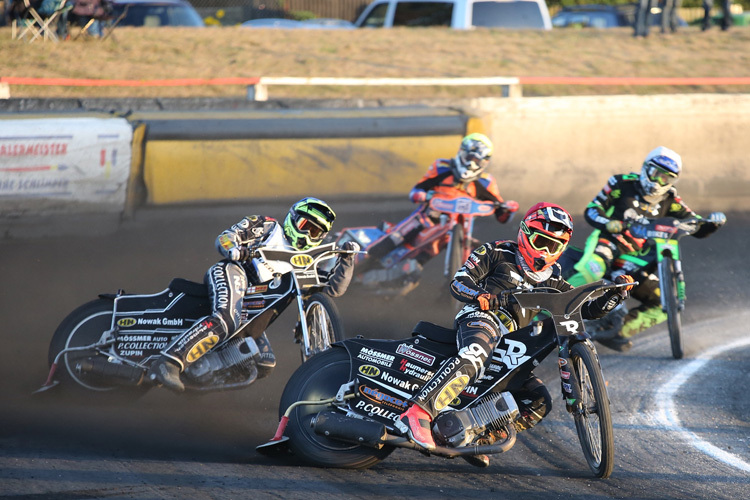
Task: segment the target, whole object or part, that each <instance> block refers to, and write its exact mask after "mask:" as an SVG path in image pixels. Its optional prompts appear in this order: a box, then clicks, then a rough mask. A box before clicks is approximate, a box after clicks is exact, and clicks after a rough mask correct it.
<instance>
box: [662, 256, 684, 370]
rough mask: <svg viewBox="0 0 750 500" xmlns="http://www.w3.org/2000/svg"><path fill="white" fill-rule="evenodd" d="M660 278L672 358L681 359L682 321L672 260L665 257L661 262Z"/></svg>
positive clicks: (682, 353)
mask: <svg viewBox="0 0 750 500" xmlns="http://www.w3.org/2000/svg"><path fill="white" fill-rule="evenodd" d="M660 271H661V276H659V281H660V283H661V286H662V294H663V296H664V305H665V306H666V311H665V312H666V313H667V327H668V328H669V342H670V344H671V346H672V357H674V359H682V357H683V355H684V352H683V349H682V321H681V319H680V306H679V302H678V300H677V273H676V272H675V263H674V260H673V259H672V258H670V257H665V258H664V260H662V262H661V267H660Z"/></svg>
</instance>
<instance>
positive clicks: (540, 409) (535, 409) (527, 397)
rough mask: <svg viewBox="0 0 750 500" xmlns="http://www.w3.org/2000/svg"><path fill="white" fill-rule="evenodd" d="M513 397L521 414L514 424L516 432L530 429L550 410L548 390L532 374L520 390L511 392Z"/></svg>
mask: <svg viewBox="0 0 750 500" xmlns="http://www.w3.org/2000/svg"><path fill="white" fill-rule="evenodd" d="M513 397H514V398H515V399H516V402H517V403H518V411H519V413H520V414H521V416H520V417H519V419H518V420H516V422H515V425H516V430H517V431H518V432H521V431H524V430H527V429H531V428H532V427H534V426H535V425H536V424H538V423H539V422H541V420H542V419H543V418H544V417H546V416H547V415H548V414H549V412H550V411H551V410H552V396H551V395H550V393H549V390H548V389H547V387H546V386H545V385H544V382H542V380H541V379H539V378H537V377H536V376H535V375H534V374H533V373H531V374H529V378H528V379H526V382H524V383H523V386H522V387H521V389H520V390H518V391H514V392H513Z"/></svg>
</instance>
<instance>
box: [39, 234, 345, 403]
mask: <svg viewBox="0 0 750 500" xmlns="http://www.w3.org/2000/svg"><path fill="white" fill-rule="evenodd" d="M342 253H352V252H350V251H346V250H341V249H337V247H336V245H335V244H333V243H331V244H327V245H322V246H319V247H316V248H312V249H310V250H307V251H302V252H295V251H286V250H282V249H278V248H269V247H262V246H260V247H256V248H255V249H254V257H255V258H256V259H258V262H259V263H260V264H261V265H260V266H259V268H260V267H262V268H263V269H259V276H261V279H263V278H264V277H265V278H267V280H266V281H264V282H263V283H261V284H259V285H251V286H250V287H248V289H247V292H246V293H245V296H244V297H243V301H242V309H241V323H240V326H239V328H238V329H237V332H236V333H235V335H233V336H232V337H230V338H229V339H227V340H226V341H224V342H223V343H222V344H221V345H218V346H216V347H215V348H213V349H212V350H210V351H209V352H208V353H207V354H205V355H203V356H202V357H200V358H199V359H198V360H197V361H196V362H194V363H192V364H191V365H190V366H189V367H188V368H187V369H186V370H185V371H184V372H183V373H182V374H181V379H182V381H183V383H184V384H185V390H186V391H191V392H194V393H201V392H207V391H218V390H228V389H241V388H244V387H247V386H249V385H250V384H252V383H253V382H254V381H255V380H256V378H257V375H258V370H257V367H256V362H255V361H256V358H257V356H258V355H259V353H258V347H257V345H256V343H255V339H257V338H258V337H260V335H262V334H263V332H264V331H265V330H266V328H267V327H268V326H269V325H270V324H271V323H273V321H274V320H275V319H276V318H277V317H278V316H279V315H280V314H281V313H282V312H283V311H284V310H285V309H286V308H287V307H288V306H289V305H290V304H291V303H293V302H294V303H295V304H296V306H297V313H298V319H299V320H298V322H297V325H296V327H295V330H294V339H295V342H298V343H299V344H300V349H301V351H302V360H303V361H305V360H307V359H309V358H310V357H312V356H313V355H314V354H316V353H319V352H322V351H324V350H326V349H328V348H329V347H330V346H331V344H333V343H334V342H336V341H340V340H343V339H344V328H343V323H342V320H341V317H340V315H339V312H338V309H337V308H336V305H335V303H334V302H333V300H332V299H331V298H330V297H329V296H328V295H325V294H323V293H319V292H320V290H321V289H322V288H323V286H324V285H325V284H326V280H327V273H326V272H322V271H321V270H320V269H319V268H320V267H322V266H323V264H327V263H328V261H329V260H334V259H335V258H336V257H337V256H338V254H342ZM261 271H262V272H261ZM210 313H211V301H210V299H209V295H208V287H207V286H206V285H205V284H203V283H195V282H192V281H188V280H184V279H181V278H175V279H173V280H172V282H171V283H170V284H169V286H168V287H167V288H166V289H165V290H163V291H161V292H159V293H156V294H150V295H142V294H127V293H125V292H124V291H122V290H119V291H118V292H117V293H114V294H101V295H99V298H98V299H96V300H94V301H91V302H89V303H87V304H84V305H82V306H80V307H79V308H78V309H76V310H74V311H73V312H72V313H70V314H69V315H68V316H67V317H66V318H65V319H64V320H63V321H62V323H60V325H59V326H58V328H57V330H56V331H55V333H54V335H53V337H52V341H51V343H50V347H49V354H48V362H49V364H50V372H49V376H48V378H47V381H46V382H45V384H44V385H43V386H42V388H41V389H40V391H41V390H46V389H49V388H51V387H54V386H57V385H58V384H60V383H61V382H62V385H64V386H67V387H68V388H70V389H81V390H88V391H99V392H105V391H111V392H135V393H141V392H144V391H146V390H148V389H149V388H150V387H152V383H151V382H150V381H149V380H148V378H147V377H146V376H145V374H146V371H147V370H148V368H149V366H150V365H151V363H152V362H154V361H155V360H156V359H157V358H158V357H159V353H160V351H161V350H162V349H164V348H165V347H167V346H168V345H170V344H171V343H172V341H173V340H174V339H175V338H177V337H179V336H180V335H182V333H184V332H185V331H186V330H187V329H188V328H190V327H191V326H192V325H193V323H195V322H196V321H197V320H199V319H201V318H203V317H205V316H206V315H208V314H210Z"/></svg>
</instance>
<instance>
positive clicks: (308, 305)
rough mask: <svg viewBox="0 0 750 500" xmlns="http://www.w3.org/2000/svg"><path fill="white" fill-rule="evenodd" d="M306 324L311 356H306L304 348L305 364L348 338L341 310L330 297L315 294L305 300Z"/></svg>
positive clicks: (303, 359) (303, 358)
mask: <svg viewBox="0 0 750 500" xmlns="http://www.w3.org/2000/svg"><path fill="white" fill-rule="evenodd" d="M305 323H306V324H307V332H308V334H309V336H310V356H306V355H305V353H304V347H303V352H302V361H303V362H304V361H307V360H308V359H310V358H311V357H312V356H313V355H315V354H317V353H319V352H323V351H325V350H327V349H329V348H330V347H331V345H332V344H333V343H334V342H338V341H339V340H344V339H345V338H346V336H345V334H344V323H343V321H341V315H340V314H339V310H338V308H337V307H336V304H335V303H334V302H333V300H332V299H331V298H330V297H329V296H328V295H325V294H322V293H314V294H313V295H311V296H310V297H309V298H308V299H307V300H305Z"/></svg>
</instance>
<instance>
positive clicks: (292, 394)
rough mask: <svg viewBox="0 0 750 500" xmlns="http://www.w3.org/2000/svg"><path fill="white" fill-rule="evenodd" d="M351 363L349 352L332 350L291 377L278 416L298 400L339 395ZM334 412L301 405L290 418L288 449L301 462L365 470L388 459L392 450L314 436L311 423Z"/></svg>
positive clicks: (385, 447)
mask: <svg viewBox="0 0 750 500" xmlns="http://www.w3.org/2000/svg"><path fill="white" fill-rule="evenodd" d="M350 365H351V362H350V360H349V355H348V354H347V352H346V350H345V349H343V348H340V347H333V348H331V349H329V350H327V351H325V352H323V353H321V354H320V355H318V356H315V357H314V358H312V359H311V360H310V361H308V362H307V363H305V364H303V365H302V366H300V367H299V368H298V369H297V371H296V372H294V374H292V376H291V378H290V379H289V382H288V383H287V385H286V388H284V393H283V394H282V395H281V402H280V404H279V417H282V416H283V415H284V413H285V412H286V410H287V408H289V406H291V405H292V404H293V403H296V402H297V401H320V400H322V399H329V398H333V397H335V396H336V393H337V392H338V390H339V388H340V387H341V385H342V384H344V383H346V382H347V381H348V380H349V376H350V373H349V372H350V370H351V366H350ZM326 409H331V407H326V406H325V405H301V406H298V407H297V408H295V409H294V410H293V411H292V412H291V414H290V415H289V423H288V424H287V427H286V430H285V432H284V435H285V436H287V437H289V447H290V449H291V450H292V452H293V453H294V454H295V455H296V456H297V457H299V458H300V459H302V460H304V461H306V462H308V463H310V464H313V465H318V466H321V467H342V468H351V469H357V468H364V467H370V466H372V465H374V464H376V463H378V462H379V461H381V460H383V459H384V458H385V457H387V456H388V455H389V454H390V453H391V452H392V451H393V447H391V446H384V447H383V448H381V449H379V450H377V449H375V448H368V447H365V446H359V445H355V444H348V443H343V442H340V441H334V440H331V439H328V438H326V437H324V436H320V435H318V434H316V433H315V431H314V430H313V429H312V427H311V425H310V423H311V421H312V419H313V418H314V417H315V416H316V415H317V414H318V413H319V412H321V411H323V410H326Z"/></svg>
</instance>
